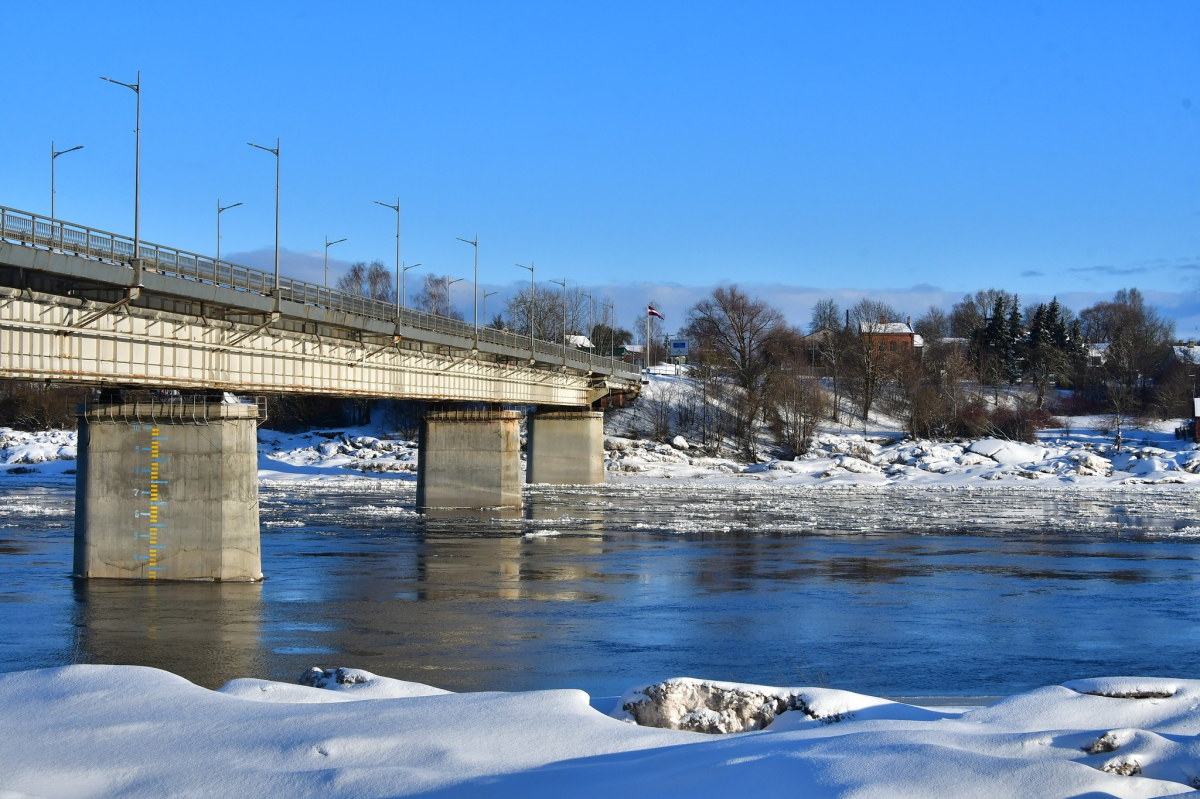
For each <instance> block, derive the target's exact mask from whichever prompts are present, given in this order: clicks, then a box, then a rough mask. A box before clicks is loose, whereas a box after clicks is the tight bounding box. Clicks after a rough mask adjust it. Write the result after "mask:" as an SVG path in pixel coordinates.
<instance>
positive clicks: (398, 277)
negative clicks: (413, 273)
mask: <svg viewBox="0 0 1200 799" xmlns="http://www.w3.org/2000/svg"><path fill="white" fill-rule="evenodd" d="M375 204H376V205H382V206H383V207H384V208H391V209H392V210H393V211H395V212H396V317H397V318H399V316H400V308H401V307H402V304H403V300H401V299H400V292H401V286H400V283H401V281H402V280H403V277H402V276H403V274H404V272H403V271H402V267H401V265H400V198H399V197H397V198H396V204H395V205H392V204H390V203H381V202H379V200H376V201H375ZM418 266H419V264H418ZM410 268H411V267H410Z"/></svg>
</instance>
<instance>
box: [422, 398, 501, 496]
mask: <svg viewBox="0 0 1200 799" xmlns="http://www.w3.org/2000/svg"><path fill="white" fill-rule="evenodd" d="M417 456H418V460H417V508H418V510H426V509H430V508H510V509H512V508H520V507H521V414H520V413H518V412H517V411H439V412H433V413H427V414H425V416H424V417H423V418H422V419H421V436H420V439H419V440H418V453H417Z"/></svg>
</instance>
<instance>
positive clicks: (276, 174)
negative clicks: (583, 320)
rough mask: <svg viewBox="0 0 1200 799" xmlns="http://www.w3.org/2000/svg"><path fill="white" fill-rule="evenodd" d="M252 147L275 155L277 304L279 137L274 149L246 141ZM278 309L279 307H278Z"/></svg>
mask: <svg viewBox="0 0 1200 799" xmlns="http://www.w3.org/2000/svg"><path fill="white" fill-rule="evenodd" d="M246 144H249V145H250V146H251V147H257V148H258V149H260V150H266V151H267V152H268V153H270V154H271V155H273V156H275V304H276V305H278V304H279V162H280V161H281V160H282V159H280V157H279V149H280V148H279V139H276V140H275V147H274V149H272V148H270V147H263V146H262V145H261V144H255V143H254V142H249V141H248V142H246ZM276 310H278V309H276Z"/></svg>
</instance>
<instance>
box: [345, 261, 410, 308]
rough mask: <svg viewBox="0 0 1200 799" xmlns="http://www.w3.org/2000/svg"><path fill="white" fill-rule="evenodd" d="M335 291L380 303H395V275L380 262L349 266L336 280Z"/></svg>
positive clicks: (364, 262) (358, 263) (363, 262)
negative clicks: (368, 298)
mask: <svg viewBox="0 0 1200 799" xmlns="http://www.w3.org/2000/svg"><path fill="white" fill-rule="evenodd" d="M337 289H338V291H343V292H345V293H347V294H357V295H359V296H360V297H370V298H371V299H373V300H379V301H380V302H395V301H396V284H395V275H393V273H391V272H389V271H388V269H387V267H386V266H384V265H383V262H382V261H372V262H371V263H369V264H368V263H367V262H366V261H358V262H357V263H353V264H350V268H349V269H347V270H346V272H345V273H344V274H342V275H341V276H340V277H339V278H338V279H337Z"/></svg>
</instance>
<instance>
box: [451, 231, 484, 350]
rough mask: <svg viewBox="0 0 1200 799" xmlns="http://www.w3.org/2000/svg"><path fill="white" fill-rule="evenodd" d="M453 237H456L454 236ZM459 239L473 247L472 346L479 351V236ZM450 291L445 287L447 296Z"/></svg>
mask: <svg viewBox="0 0 1200 799" xmlns="http://www.w3.org/2000/svg"><path fill="white" fill-rule="evenodd" d="M455 238H458V237H457V236H455ZM458 240H459V241H462V242H466V243H467V244H470V245H471V246H472V247H474V248H475V343H474V345H473V346H472V349H474V350H475V351H476V352H478V351H479V236H478V234H477V235H476V236H475V238H474V239H463V238H458ZM449 294H450V291H449V289H447V291H446V295H447V296H449Z"/></svg>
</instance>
